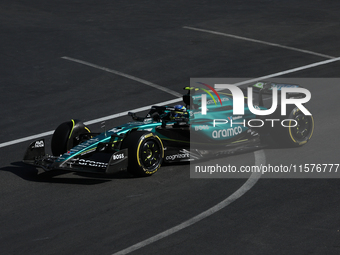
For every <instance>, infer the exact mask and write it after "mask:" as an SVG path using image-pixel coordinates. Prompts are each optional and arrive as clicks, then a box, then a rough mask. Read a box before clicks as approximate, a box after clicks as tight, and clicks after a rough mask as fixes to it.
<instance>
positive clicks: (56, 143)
mask: <svg viewBox="0 0 340 255" xmlns="http://www.w3.org/2000/svg"><path fill="white" fill-rule="evenodd" d="M89 133H90V129H89V128H88V127H86V126H85V125H84V124H83V123H82V122H81V121H79V120H71V121H67V122H64V123H62V124H60V125H59V126H58V127H57V129H56V130H55V131H54V133H53V136H52V141H51V149H52V154H53V155H54V156H60V155H61V154H64V153H65V152H67V151H69V150H70V149H72V148H73V147H75V146H76V145H78V144H80V143H81V142H83V141H85V140H88V139H90V138H91V137H90V136H82V138H81V137H80V136H81V135H85V134H89Z"/></svg>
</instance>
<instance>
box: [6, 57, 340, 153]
mask: <svg viewBox="0 0 340 255" xmlns="http://www.w3.org/2000/svg"><path fill="white" fill-rule="evenodd" d="M339 60H340V57H338V58H333V59H329V60H324V61H321V62H316V63H313V64H309V65H305V66H301V67H297V68H293V69H289V70H286V71H282V72H278V73H274V74H269V75H266V76H262V77H259V78H256V79H251V80H246V81H243V82H238V83H235V84H234V85H235V86H240V85H243V84H247V83H251V82H257V81H259V80H263V79H268V78H272V77H277V76H280V75H284V74H288V73H293V72H297V71H301V70H305V69H309V68H312V67H316V66H321V65H326V64H329V63H332V62H335V61H339ZM176 93H177V92H176ZM181 100H182V98H176V99H173V100H170V101H166V102H161V103H158V104H159V105H162V104H163V105H164V104H171V103H175V102H180V101H181ZM152 105H155V104H152ZM152 105H150V106H145V107H142V108H137V109H134V110H131V111H132V112H133V111H134V112H140V111H144V110H146V108H147V107H151V106H152ZM124 113H127V111H126V112H123V113H117V114H114V115H110V116H107V117H103V118H100V119H96V120H91V121H88V122H86V123H87V124H88V123H90V124H94V123H98V122H100V121H103V120H109V119H113V118H117V117H120V116H122V115H123V114H124ZM88 125H89V124H88ZM52 133H53V131H48V132H44V133H41V134H37V135H32V136H28V137H24V138H21V139H16V140H12V141H9V142H5V143H0V148H2V147H6V146H10V145H13V144H17V143H21V142H25V141H29V140H33V139H37V138H41V137H44V136H48V135H51V134H52Z"/></svg>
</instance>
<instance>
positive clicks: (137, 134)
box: [121, 131, 164, 176]
mask: <svg viewBox="0 0 340 255" xmlns="http://www.w3.org/2000/svg"><path fill="white" fill-rule="evenodd" d="M121 148H122V149H124V148H128V155H129V156H128V157H129V159H128V160H129V162H128V172H129V173H131V174H133V175H135V176H150V175H152V174H154V173H156V172H157V171H158V169H159V168H160V166H161V164H162V161H163V157H164V148H163V144H162V141H161V139H160V138H159V137H158V136H156V135H155V134H153V133H151V132H148V131H132V132H131V133H130V134H128V135H127V136H126V137H125V138H124V140H123V142H122V146H121Z"/></svg>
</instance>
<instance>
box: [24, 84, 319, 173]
mask: <svg viewBox="0 0 340 255" xmlns="http://www.w3.org/2000/svg"><path fill="white" fill-rule="evenodd" d="M275 86H276V87H277V88H279V86H278V84H274V83H271V84H270V86H268V85H266V86H262V87H261V86H259V83H257V84H255V85H253V87H254V88H255V89H257V90H258V91H257V92H258V93H259V100H258V101H259V103H258V105H257V106H256V107H257V108H258V109H267V108H266V107H265V106H264V103H263V101H264V100H263V97H264V95H266V94H268V93H267V92H269V91H270V90H271V88H272V87H275ZM280 86H281V87H282V86H288V85H282V84H281V85H280ZM185 89H186V91H187V93H186V94H185V95H184V96H183V102H184V105H185V106H184V105H175V106H153V107H151V109H150V111H149V112H148V113H147V114H146V116H145V117H138V116H136V114H135V113H129V115H130V116H131V117H132V119H133V121H132V122H129V123H126V124H123V125H120V126H117V127H114V128H112V129H109V130H107V131H105V132H103V133H94V132H91V131H90V129H89V128H88V127H86V126H85V125H84V124H83V123H82V122H81V121H79V120H75V119H73V120H71V121H68V122H65V123H62V124H61V125H59V126H58V127H57V129H56V130H55V132H54V134H53V136H52V140H51V149H52V155H46V153H45V141H44V139H40V140H36V141H34V142H32V143H31V144H30V145H29V147H28V149H27V150H26V153H25V156H24V162H25V163H28V164H32V165H35V166H37V167H41V168H43V169H44V170H45V171H52V170H65V171H72V172H90V173H106V174H113V173H117V172H119V171H123V170H127V171H128V172H129V173H131V174H133V175H135V176H149V175H152V174H154V173H155V172H157V171H158V170H159V168H160V167H161V165H162V164H163V163H166V164H170V163H178V162H185V161H192V160H204V159H205V158H209V157H216V156H221V155H224V156H225V155H228V154H233V153H235V152H240V151H246V150H256V149H259V148H263V147H265V146H268V145H270V144H273V143H275V144H279V145H283V146H302V145H303V144H305V143H306V142H307V141H308V140H309V139H310V138H311V136H312V134H313V129H314V120H313V117H312V116H306V115H304V114H303V113H302V112H301V111H300V110H299V109H298V108H297V107H295V106H294V105H288V107H287V114H286V116H281V115H279V114H278V111H275V112H274V113H273V114H272V115H271V119H275V120H277V122H278V123H279V122H283V121H288V122H289V121H290V122H289V123H291V122H292V121H293V123H294V125H291V124H289V125H288V124H287V125H285V126H282V125H276V124H277V123H275V126H274V121H271V122H267V121H266V120H265V119H264V117H263V116H256V115H254V114H253V113H252V112H251V111H250V110H249V108H248V106H247V105H246V104H244V115H242V116H235V115H233V97H232V95H230V94H226V93H218V94H217V93H216V94H215V95H212V93H210V92H209V91H207V90H206V89H200V88H192V87H187V88H185ZM207 94H208V95H209V96H210V97H211V98H212V100H209V101H206V102H205V104H206V105H207V111H208V113H207V114H204V113H203V111H202V98H203V95H207ZM293 96H299V95H293ZM205 98H206V96H205ZM217 100H218V101H219V102H220V104H216V101H217Z"/></svg>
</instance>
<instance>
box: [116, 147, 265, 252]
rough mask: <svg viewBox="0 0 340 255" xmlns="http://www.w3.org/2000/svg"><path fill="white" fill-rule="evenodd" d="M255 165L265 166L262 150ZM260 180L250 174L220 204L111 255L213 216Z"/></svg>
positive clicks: (256, 157)
mask: <svg viewBox="0 0 340 255" xmlns="http://www.w3.org/2000/svg"><path fill="white" fill-rule="evenodd" d="M254 154H255V165H256V166H260V165H261V164H266V156H265V154H264V151H263V150H259V151H255V152H254ZM260 178H261V173H252V174H251V176H250V177H249V179H248V180H247V181H246V182H245V183H244V184H243V185H242V186H241V187H240V188H239V189H238V190H236V191H235V192H234V193H233V194H231V195H230V196H229V197H227V198H226V199H224V200H223V201H221V202H220V203H218V204H217V205H215V206H213V207H211V208H209V209H208V210H206V211H204V212H202V213H200V214H198V215H196V216H195V217H193V218H191V219H189V220H187V221H184V222H183V223H181V224H179V225H177V226H175V227H172V228H170V229H168V230H165V231H163V232H161V233H159V234H157V235H155V236H152V237H150V238H148V239H146V240H144V241H142V242H139V243H137V244H135V245H132V246H130V247H128V248H126V249H124V250H121V251H119V252H116V253H114V254H112V255H123V254H128V253H131V252H133V251H135V250H138V249H140V248H142V247H144V246H146V245H149V244H151V243H154V242H156V241H158V240H160V239H163V238H165V237H168V236H170V235H172V234H174V233H176V232H178V231H180V230H182V229H184V228H187V227H189V226H191V225H193V224H195V223H197V222H198V221H201V220H203V219H205V218H207V217H209V216H211V215H213V214H214V213H216V212H218V211H220V210H221V209H223V208H225V207H226V206H228V205H229V204H231V203H232V202H234V201H235V200H236V199H238V198H240V197H241V196H243V195H244V194H245V193H246V192H247V191H248V190H250V189H251V188H252V187H253V186H254V185H255V184H256V182H257V181H258V180H259V179H260Z"/></svg>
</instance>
